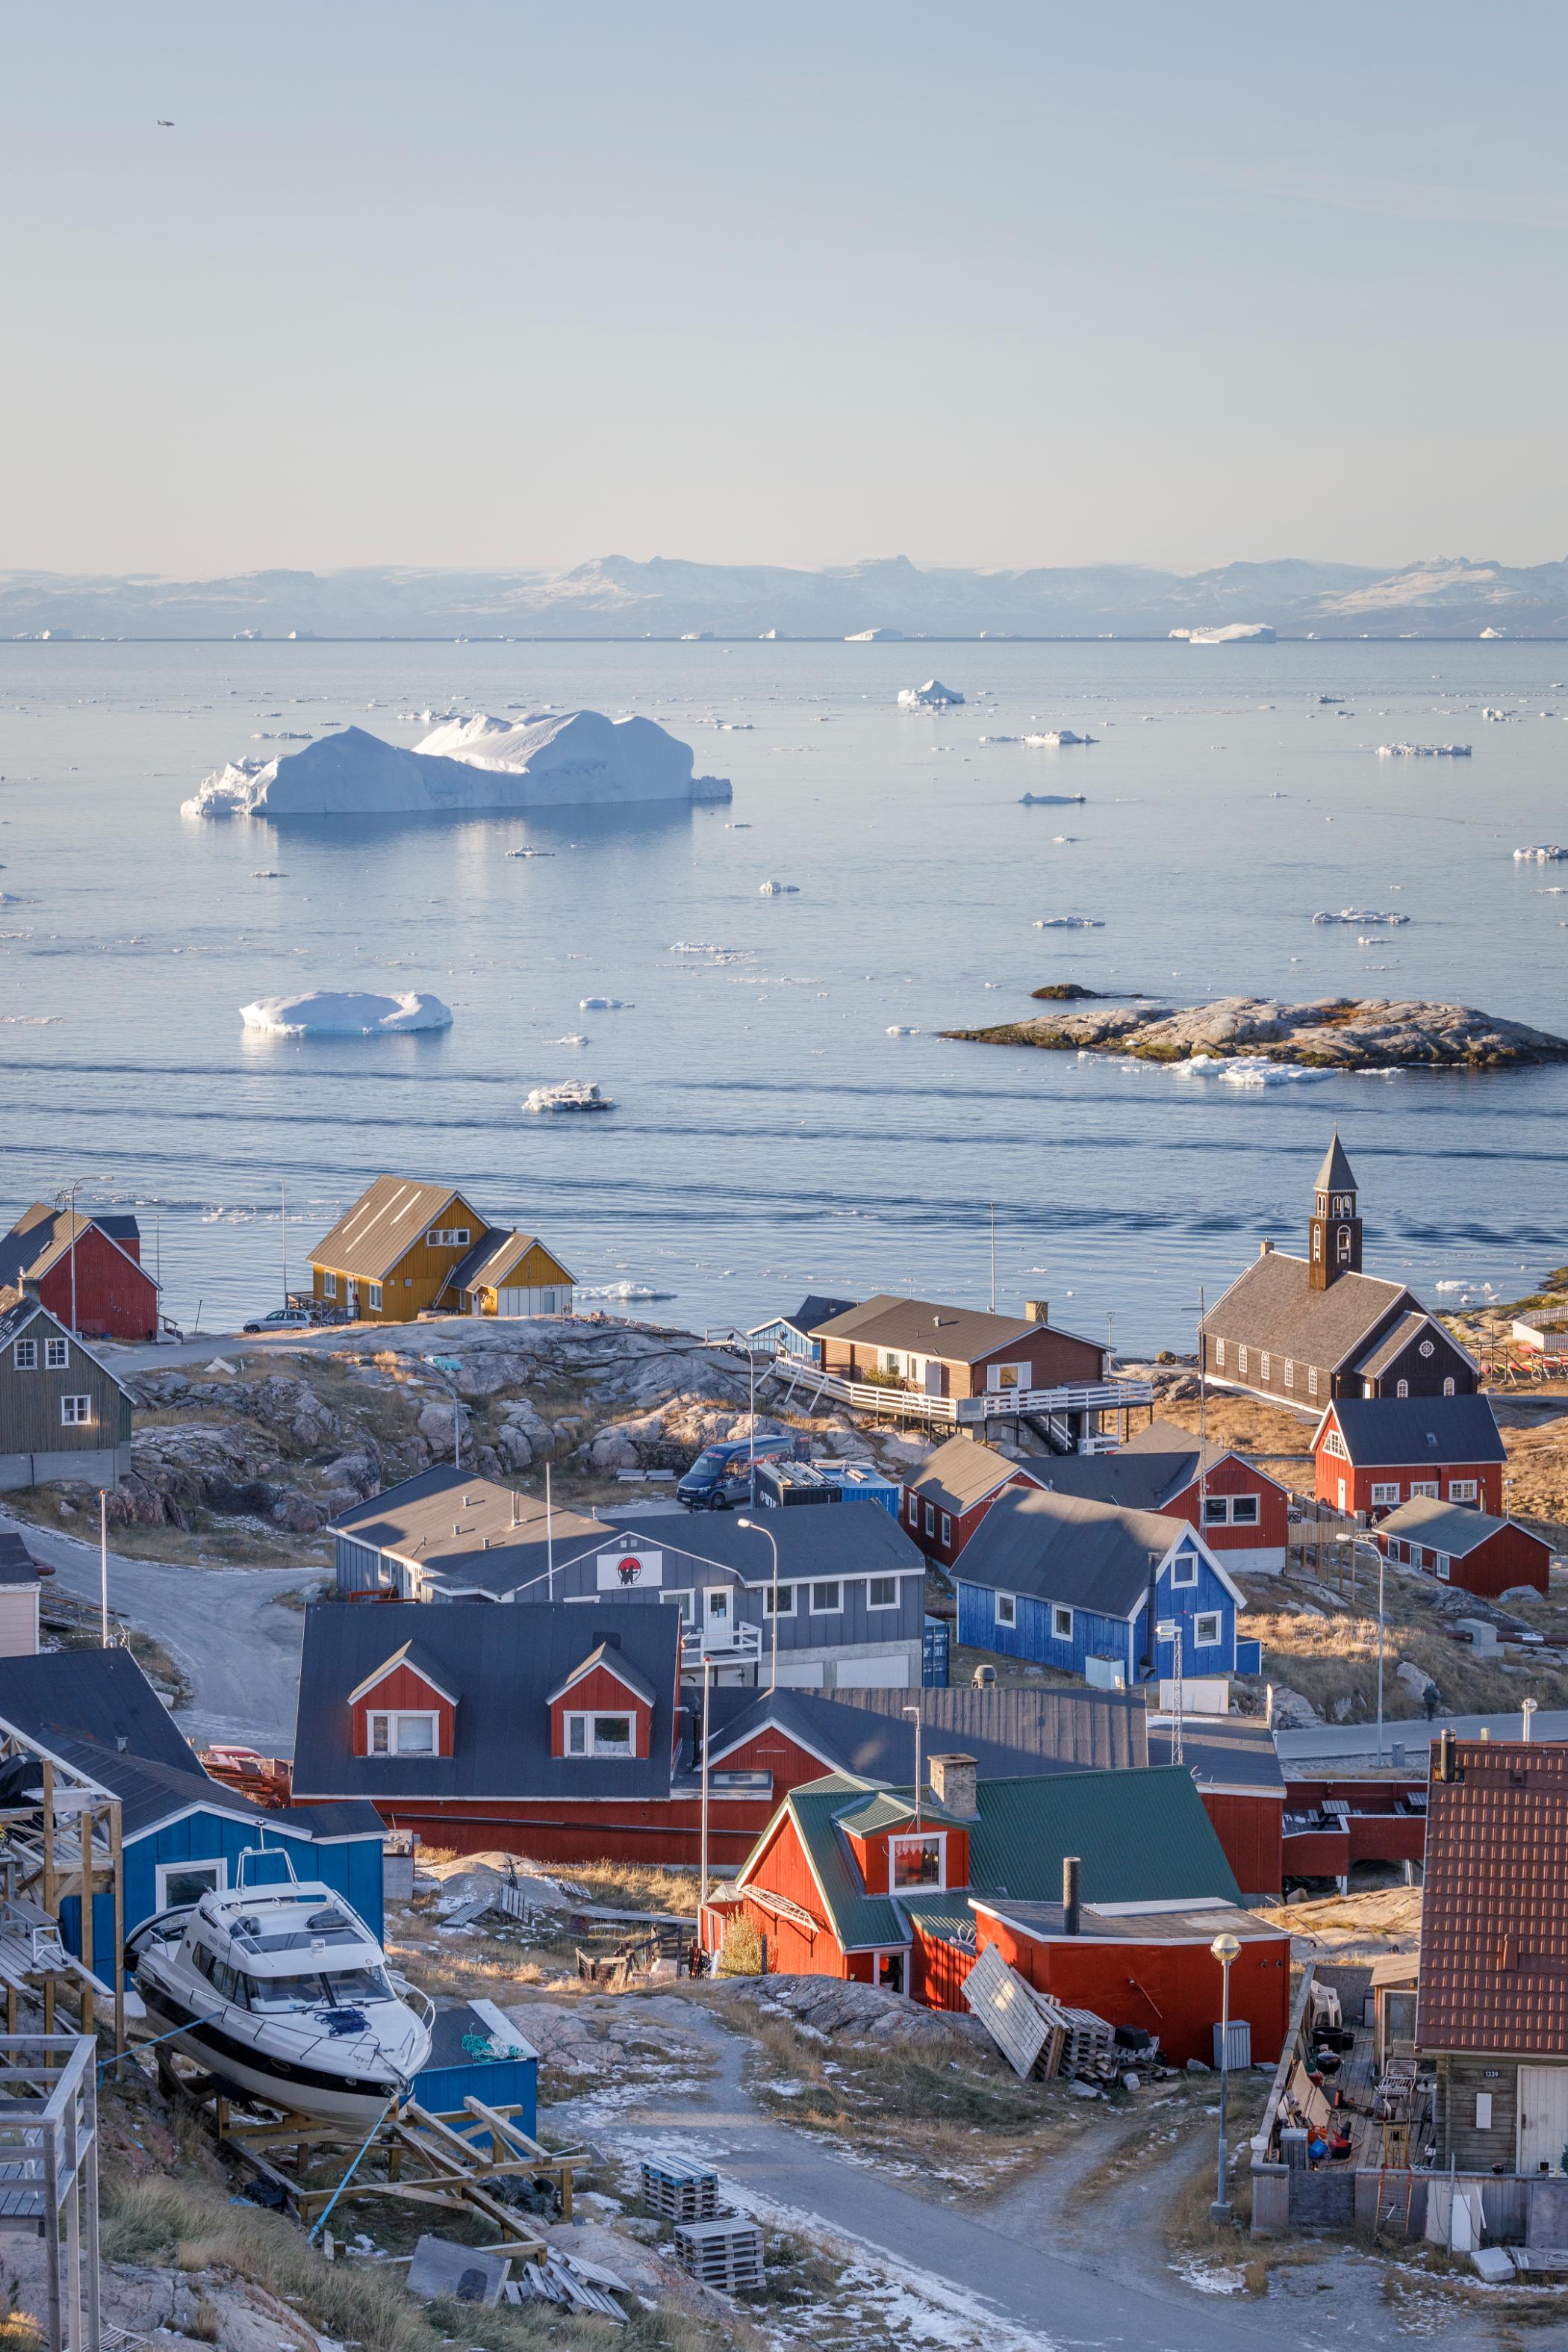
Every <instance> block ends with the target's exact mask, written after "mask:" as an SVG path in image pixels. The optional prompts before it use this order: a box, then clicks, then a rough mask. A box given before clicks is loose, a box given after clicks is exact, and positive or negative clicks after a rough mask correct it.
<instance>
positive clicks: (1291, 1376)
mask: <svg viewBox="0 0 1568 2352" xmlns="http://www.w3.org/2000/svg"><path fill="white" fill-rule="evenodd" d="M1285 1385H1286V1387H1287V1388H1288V1389H1293V1388H1294V1387H1295V1385H1296V1359H1295V1358H1294V1356H1287V1357H1286V1359H1285Z"/></svg>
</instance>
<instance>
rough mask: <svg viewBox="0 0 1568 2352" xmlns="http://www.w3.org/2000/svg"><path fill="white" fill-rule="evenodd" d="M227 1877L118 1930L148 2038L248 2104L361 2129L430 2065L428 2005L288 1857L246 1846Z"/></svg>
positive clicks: (339, 1902) (330, 1894)
mask: <svg viewBox="0 0 1568 2352" xmlns="http://www.w3.org/2000/svg"><path fill="white" fill-rule="evenodd" d="M279 1864H281V1865H282V1869H283V1871H284V1872H286V1874H287V1875H286V1876H283V1875H279V1874H277V1873H278V1869H279ZM263 1867H265V1869H266V1870H267V1872H268V1874H269V1875H268V1877H267V1878H266V1879H265V1880H262V1879H261V1876H260V1873H261V1870H262V1868H263ZM236 1877H237V1884H236V1885H235V1886H234V1887H233V1888H232V1889H230V1890H228V1891H226V1892H223V1893H220V1892H218V1891H216V1889H214V1890H211V1891H209V1892H208V1893H206V1894H205V1895H203V1896H202V1898H201V1900H200V1901H199V1902H198V1903H195V1904H183V1905H180V1906H176V1907H175V1908H174V1909H173V1910H169V1911H160V1912H158V1913H156V1914H155V1915H154V1916H153V1917H152V1918H151V1919H145V1920H143V1921H142V1925H141V1926H140V1927H137V1928H136V1929H135V1930H134V1932H133V1933H132V1936H131V1937H130V1938H129V1939H128V1941H127V1944H126V1965H127V1968H128V1969H134V1972H135V1983H136V1990H137V1991H138V1992H139V1993H140V1994H141V1996H142V2000H143V2001H144V2002H145V2004H146V2008H147V2014H148V2019H149V2021H150V2022H151V2023H152V2024H153V2028H154V2031H155V2033H156V2034H157V2036H158V2037H159V2038H160V2039H163V2040H165V2041H166V2042H167V2043H168V2045H169V2047H170V2048H171V2049H174V2050H178V2051H181V2052H183V2053H184V2055H185V2056H186V2057H188V2058H191V2059H194V2060H195V2063H197V2064H198V2065H199V2066H202V2067H204V2068H205V2070H206V2072H207V2073H208V2074H210V2075H211V2076H212V2077H213V2079H214V2081H215V2082H216V2083H217V2084H219V2085H220V2086H221V2087H223V2088H224V2089H226V2090H227V2091H229V2092H230V2093H231V2094H233V2095H237V2096H239V2097H241V2098H243V2099H245V2100H247V2101H251V2100H260V2101H263V2102H264V2103H265V2104H266V2105H268V2106H273V2107H279V2108H281V2109H283V2110H284V2111H285V2112H287V2113H289V2114H295V2115H307V2116H322V2117H325V2118H329V2119H331V2120H332V2121H334V2122H342V2123H350V2124H363V2126H365V2127H366V2128H367V2129H368V2128H369V2127H370V2126H372V2125H373V2124H374V2123H375V2121H376V2120H377V2118H378V2117H379V2116H381V2115H383V2114H384V2112H385V2110H386V2108H387V2106H388V2105H389V2104H390V2103H391V2102H393V2101H394V2100H395V2099H397V2098H399V2097H401V2096H402V2095H404V2094H405V2092H406V2091H407V2090H408V2088H409V2086H410V2084H412V2082H413V2079H414V2077H415V2075H416V2074H418V2072H419V2070H420V2068H421V2067H422V2066H424V2065H425V2064H426V2061H427V2060H428V2058H429V2055H430V2043H431V2027H432V2022H433V2021H434V2018H435V2014H436V2012H435V2006H434V2003H433V2002H431V2001H430V2000H427V1999H426V1995H425V1994H424V1993H422V1992H418V1991H416V1990H415V1988H414V1987H413V1986H412V1985H410V1984H408V1983H406V1982H405V1980H404V1979H402V1978H401V1977H396V1976H394V1975H393V1974H392V1973H391V1972H390V1970H389V1969H388V1968H387V1965H386V1955H385V1953H384V1951H383V1950H382V1948H381V1946H380V1944H379V1943H378V1942H377V1941H376V1938H375V1937H374V1936H373V1935H372V1933H371V1931H370V1929H369V1928H368V1927H366V1925H365V1923H364V1921H363V1919H362V1918H361V1917H360V1916H359V1914H358V1912H357V1911H355V1910H354V1909H353V1906H351V1905H350V1904H348V1903H346V1902H345V1901H344V1900H343V1898H342V1895H338V1894H336V1893H335V1892H334V1891H333V1890H332V1888H331V1887H330V1886H327V1885H325V1884H324V1883H323V1882H322V1881H321V1880H320V1879H303V1880H302V1879H298V1878H296V1877H295V1875H294V1866H293V1864H292V1862H291V1861H290V1860H289V1856H288V1855H287V1854H284V1853H279V1852H278V1851H277V1850H275V1849H274V1848H271V1847H268V1848H265V1849H258V1848H255V1847H252V1848H249V1849H247V1852H246V1853H243V1854H241V1856H240V1858H239V1864H238V1868H237V1873H236Z"/></svg>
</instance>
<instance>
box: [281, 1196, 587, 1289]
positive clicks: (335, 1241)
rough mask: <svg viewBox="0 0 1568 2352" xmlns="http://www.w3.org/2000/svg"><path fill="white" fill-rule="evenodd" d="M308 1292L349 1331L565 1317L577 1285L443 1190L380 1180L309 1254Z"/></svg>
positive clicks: (529, 1240)
mask: <svg viewBox="0 0 1568 2352" xmlns="http://www.w3.org/2000/svg"><path fill="white" fill-rule="evenodd" d="M310 1275H311V1289H312V1292H313V1295H314V1296H315V1297H317V1298H318V1299H320V1300H321V1303H322V1305H323V1306H325V1307H335V1308H339V1309H341V1310H342V1312H344V1313H345V1314H346V1315H347V1316H348V1318H349V1320H350V1321H351V1322H355V1323H409V1322H412V1321H413V1320H414V1319H415V1318H416V1316H419V1315H423V1314H426V1313H431V1312H440V1313H446V1314H448V1315H496V1314H500V1315H564V1314H570V1312H571V1310H572V1290H573V1277H572V1276H571V1275H570V1274H568V1273H567V1271H566V1269H565V1267H564V1266H563V1265H561V1264H560V1263H559V1261H558V1260H557V1259H555V1258H553V1257H552V1255H551V1254H550V1252H549V1251H548V1250H546V1249H545V1248H544V1246H543V1244H542V1243H540V1242H538V1241H536V1240H535V1239H534V1238H533V1237H532V1236H531V1234H516V1233H506V1232H504V1231H502V1230H500V1229H499V1228H496V1227H494V1226H492V1225H490V1224H489V1222H488V1221H487V1219H485V1218H484V1217H482V1216H481V1215H480V1214H479V1211H478V1210H477V1209H476V1208H475V1207H474V1206H473V1204H472V1202H470V1201H469V1199H468V1196H467V1194H466V1193H462V1192H455V1191H454V1190H453V1188H452V1187H451V1185H449V1184H418V1183H416V1182H414V1181H412V1180H411V1179H410V1178H408V1177H405V1176H378V1177H377V1178H376V1180H375V1181H374V1184H372V1185H371V1186H370V1187H369V1189H368V1190H367V1191H366V1192H362V1193H361V1195H360V1197H359V1199H358V1200H357V1201H356V1202H354V1204H353V1208H352V1209H350V1210H348V1211H347V1213H345V1214H344V1215H343V1216H342V1217H340V1218H339V1219H338V1222H337V1223H336V1224H335V1225H334V1226H333V1227H332V1229H331V1233H330V1234H325V1235H323V1237H322V1239H321V1241H319V1242H318V1243H317V1244H316V1246H315V1248H314V1249H313V1250H312V1251H311V1253H310Z"/></svg>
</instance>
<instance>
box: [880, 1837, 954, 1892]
mask: <svg viewBox="0 0 1568 2352" xmlns="http://www.w3.org/2000/svg"><path fill="white" fill-rule="evenodd" d="M888 1883H889V1885H890V1886H891V1888H892V1890H893V1892H894V1894H895V1895H898V1894H900V1893H902V1892H903V1891H904V1890H905V1889H913V1888H915V1887H920V1886H945V1885H946V1884H947V1840H946V1838H945V1837H944V1836H942V1833H941V1832H940V1831H939V1832H936V1833H935V1834H934V1835H931V1836H924V1837H895V1838H889V1840H888Z"/></svg>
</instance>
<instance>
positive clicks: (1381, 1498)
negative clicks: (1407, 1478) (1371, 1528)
mask: <svg viewBox="0 0 1568 2352" xmlns="http://www.w3.org/2000/svg"><path fill="white" fill-rule="evenodd" d="M1398 1500H1399V1481H1398V1479H1397V1478H1394V1479H1393V1480H1390V1481H1388V1482H1386V1483H1384V1485H1381V1486H1373V1490H1372V1507H1373V1510H1374V1511H1376V1510H1381V1509H1383V1508H1384V1506H1385V1505H1393V1504H1394V1503H1397V1502H1398Z"/></svg>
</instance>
